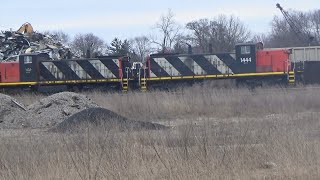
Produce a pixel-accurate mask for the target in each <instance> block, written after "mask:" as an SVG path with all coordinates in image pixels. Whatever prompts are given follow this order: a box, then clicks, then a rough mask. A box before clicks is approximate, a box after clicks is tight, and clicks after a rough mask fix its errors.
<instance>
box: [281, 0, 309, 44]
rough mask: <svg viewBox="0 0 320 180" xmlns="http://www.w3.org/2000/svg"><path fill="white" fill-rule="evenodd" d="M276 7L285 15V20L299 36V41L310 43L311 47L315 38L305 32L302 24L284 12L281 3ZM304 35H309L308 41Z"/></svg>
mask: <svg viewBox="0 0 320 180" xmlns="http://www.w3.org/2000/svg"><path fill="white" fill-rule="evenodd" d="M276 6H277V8H278V9H279V10H280V11H281V13H282V14H283V16H284V18H285V20H286V21H287V23H288V24H289V26H290V28H291V29H292V30H293V31H294V33H295V34H296V35H297V37H298V38H299V40H300V41H302V42H306V41H308V43H309V45H310V44H311V42H312V41H313V39H314V37H313V36H311V35H310V33H309V32H306V31H303V30H304V28H303V26H302V25H301V24H300V23H297V22H295V21H294V19H293V18H292V17H291V16H290V14H289V13H288V12H287V11H286V10H284V9H283V7H281V5H280V4H279V3H277V4H276ZM304 34H307V35H308V39H307V40H306V39H305V37H304Z"/></svg>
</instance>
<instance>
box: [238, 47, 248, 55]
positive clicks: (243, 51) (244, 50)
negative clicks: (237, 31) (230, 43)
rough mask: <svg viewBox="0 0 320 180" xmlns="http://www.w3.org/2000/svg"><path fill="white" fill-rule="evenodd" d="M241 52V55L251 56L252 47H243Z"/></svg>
mask: <svg viewBox="0 0 320 180" xmlns="http://www.w3.org/2000/svg"><path fill="white" fill-rule="evenodd" d="M240 51H241V54H250V46H241V47H240Z"/></svg>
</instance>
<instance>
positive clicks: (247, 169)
mask: <svg viewBox="0 0 320 180" xmlns="http://www.w3.org/2000/svg"><path fill="white" fill-rule="evenodd" d="M214 86H215V85H214V84H211V85H206V86H194V87H189V88H185V89H180V90H179V89H178V90H175V91H172V92H157V91H153V92H147V93H138V92H132V93H127V94H118V93H103V92H86V93H85V94H86V95H87V96H88V97H90V98H91V99H93V100H94V101H95V102H96V103H98V104H99V105H101V106H102V107H105V108H108V109H110V110H113V111H115V112H117V113H120V114H122V115H124V116H126V117H128V118H131V119H136V120H143V121H151V122H158V123H161V124H164V125H168V126H170V127H171V128H170V129H169V130H160V131H135V132H119V131H117V130H116V129H113V130H108V131H106V130H105V129H104V128H103V127H100V128H93V127H88V128H86V133H82V134H57V133H49V132H46V131H45V130H43V129H8V130H1V131H0V134H1V136H0V179H34V180H42V179H83V180H84V179H86V180H87V179H264V180H265V179H320V141H319V139H320V131H319V128H320V121H319V117H320V88H319V87H306V88H297V89H283V88H274V87H273V88H267V89H256V90H254V91H249V90H247V89H245V88H243V89H235V88H216V87H214ZM14 97H15V98H17V99H18V100H19V101H20V102H23V103H25V104H30V103H32V102H33V101H35V100H36V99H39V98H41V97H40V96H38V95H37V96H36V95H31V94H29V95H16V96H14Z"/></svg>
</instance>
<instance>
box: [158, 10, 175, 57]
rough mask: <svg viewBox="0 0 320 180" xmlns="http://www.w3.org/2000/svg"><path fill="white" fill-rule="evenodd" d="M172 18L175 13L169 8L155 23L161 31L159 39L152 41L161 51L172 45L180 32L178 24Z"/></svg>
mask: <svg viewBox="0 0 320 180" xmlns="http://www.w3.org/2000/svg"><path fill="white" fill-rule="evenodd" d="M174 18H175V15H174V14H173V12H172V11H171V9H169V10H168V12H167V14H165V15H162V16H161V17H160V20H159V21H158V22H157V23H156V26H155V27H156V29H157V30H158V31H159V32H160V33H161V39H160V40H153V41H152V42H153V43H155V44H157V45H159V46H161V50H162V52H164V51H166V49H167V48H172V47H173V45H174V44H175V41H176V38H177V37H178V35H179V33H180V26H179V25H178V23H177V22H176V21H175V19H174Z"/></svg>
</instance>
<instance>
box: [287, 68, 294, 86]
mask: <svg viewBox="0 0 320 180" xmlns="http://www.w3.org/2000/svg"><path fill="white" fill-rule="evenodd" d="M295 82H296V78H295V74H294V71H289V72H288V84H289V85H294V84H295Z"/></svg>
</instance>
